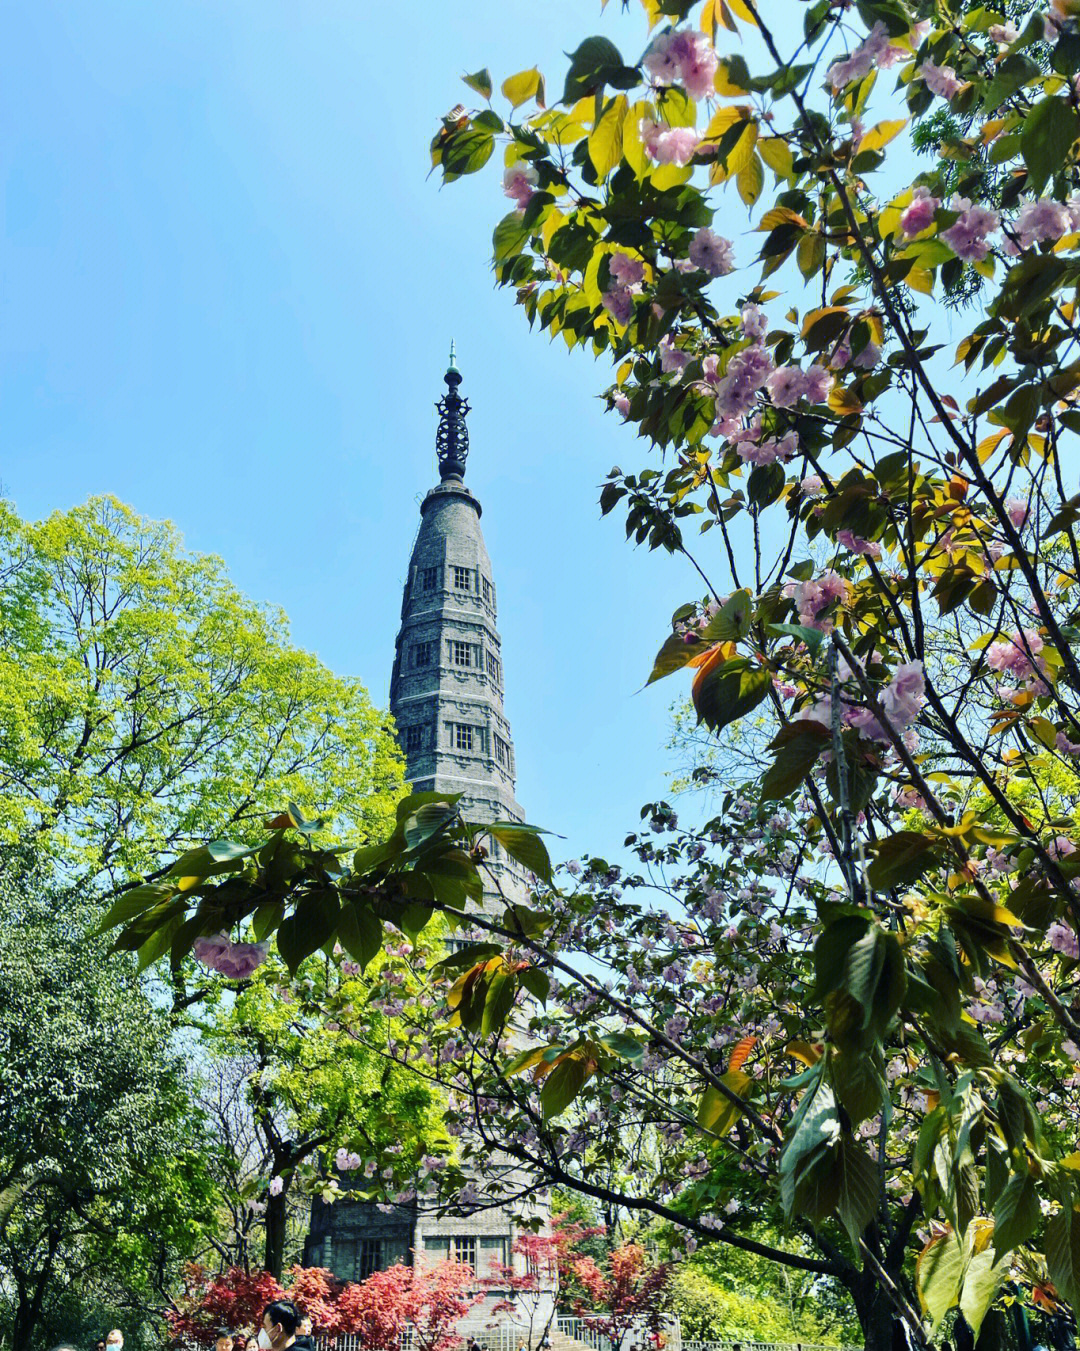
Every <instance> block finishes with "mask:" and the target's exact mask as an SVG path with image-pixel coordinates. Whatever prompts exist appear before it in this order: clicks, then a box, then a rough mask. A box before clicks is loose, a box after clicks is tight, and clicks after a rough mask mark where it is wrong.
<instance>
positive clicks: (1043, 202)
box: [1014, 197, 1073, 249]
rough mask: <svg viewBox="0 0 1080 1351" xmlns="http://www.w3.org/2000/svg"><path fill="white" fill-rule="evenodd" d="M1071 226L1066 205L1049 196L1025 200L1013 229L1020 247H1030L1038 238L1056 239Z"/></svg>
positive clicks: (1066, 232)
mask: <svg viewBox="0 0 1080 1351" xmlns="http://www.w3.org/2000/svg"><path fill="white" fill-rule="evenodd" d="M1072 228H1073V225H1072V219H1071V217H1070V214H1069V211H1068V209H1067V208H1066V207H1064V206H1062V204H1061V203H1060V202H1055V201H1053V200H1052V199H1051V198H1049V197H1040V198H1039V200H1038V201H1036V202H1025V203H1024V205H1023V206H1022V207H1021V208H1020V214H1019V215H1018V216H1017V218H1016V225H1015V226H1014V230H1015V233H1016V236H1017V239H1018V240H1019V241H1020V247H1021V248H1022V249H1030V248H1031V246H1032V244H1035V243H1038V242H1039V241H1040V240H1044V239H1048V240H1057V239H1060V238H1061V236H1062V235H1065V234H1068V233H1069V231H1070V230H1071V229H1072Z"/></svg>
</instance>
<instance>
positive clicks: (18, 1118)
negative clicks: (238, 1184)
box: [0, 859, 216, 1351]
mask: <svg viewBox="0 0 1080 1351" xmlns="http://www.w3.org/2000/svg"><path fill="white" fill-rule="evenodd" d="M93 920H94V913H93V910H92V908H91V907H89V906H86V905H73V904H71V903H70V901H68V902H64V903H61V901H60V899H59V898H57V897H56V896H54V895H50V894H48V892H47V891H46V890H44V888H43V887H42V885H41V883H40V881H39V880H38V879H37V878H36V877H35V876H34V874H33V873H32V872H31V873H28V872H27V871H26V870H25V869H23V868H22V867H21V866H20V860H19V859H15V860H11V859H5V860H4V863H3V868H2V871H0V1195H2V1196H3V1198H4V1200H3V1204H2V1205H0V1327H3V1328H4V1329H6V1330H7V1331H6V1333H4V1334H0V1337H4V1338H6V1342H7V1345H8V1346H9V1347H10V1348H11V1351H29V1348H31V1347H34V1346H40V1345H43V1344H44V1343H45V1342H46V1341H54V1340H56V1339H57V1338H58V1337H76V1336H80V1335H82V1334H83V1333H85V1331H86V1327H87V1324H88V1322H89V1321H90V1320H91V1319H92V1318H93V1319H100V1318H101V1317H102V1316H104V1315H103V1312H102V1311H103V1310H109V1309H111V1310H114V1311H116V1310H119V1309H123V1310H124V1311H125V1314H124V1316H125V1321H126V1322H127V1324H128V1327H129V1329H130V1330H131V1331H132V1332H134V1331H136V1330H137V1328H138V1327H145V1326H148V1325H149V1324H151V1323H152V1322H153V1319H154V1317H155V1315H156V1316H157V1317H158V1318H159V1317H160V1310H161V1307H162V1305H163V1304H164V1302H165V1301H166V1298H167V1292H168V1290H169V1289H170V1287H171V1286H172V1284H173V1282H174V1281H176V1280H177V1279H178V1277H179V1274H180V1269H181V1266H182V1263H183V1262H184V1261H185V1260H186V1259H187V1258H189V1257H191V1256H192V1255H193V1254H194V1253H196V1252H197V1251H199V1250H200V1248H201V1247H202V1244H203V1242H204V1235H205V1233H206V1231H207V1229H208V1228H209V1226H210V1225H211V1223H212V1221H213V1218H214V1212H215V1205H216V1191H215V1187H214V1184H213V1181H212V1176H211V1170H210V1168H209V1162H208V1158H207V1140H206V1134H205V1131H204V1128H203V1123H202V1120H201V1116H200V1114H199V1112H198V1111H197V1109H196V1107H195V1105H194V1103H193V1101H192V1097H191V1091H190V1083H189V1080H188V1078H187V1075H186V1073H185V1069H184V1064H183V1061H182V1059H181V1057H180V1056H179V1055H178V1054H177V1053H176V1051H175V1049H174V1048H173V1046H172V1044H171V1031H170V1026H169V1020H168V1018H167V1016H166V1015H165V1013H164V1012H163V1011H162V1010H161V1009H159V1008H155V1007H154V1005H153V1004H152V1003H151V1002H150V1001H149V1000H148V999H147V997H146V994H145V993H144V992H143V990H142V989H141V987H140V984H139V981H138V979H137V978H136V976H135V972H134V963H133V962H132V961H130V960H128V959H125V960H124V961H109V960H107V944H106V943H105V942H104V941H103V940H101V939H91V938H87V936H86V930H87V928H88V926H89V925H90V924H92V922H93Z"/></svg>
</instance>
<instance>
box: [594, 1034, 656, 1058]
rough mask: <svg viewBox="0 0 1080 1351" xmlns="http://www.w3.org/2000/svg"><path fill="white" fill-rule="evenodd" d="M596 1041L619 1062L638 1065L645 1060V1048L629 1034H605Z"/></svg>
mask: <svg viewBox="0 0 1080 1351" xmlns="http://www.w3.org/2000/svg"><path fill="white" fill-rule="evenodd" d="M597 1040H598V1041H599V1042H600V1045H601V1046H604V1047H606V1049H607V1050H609V1051H610V1052H611V1054H612V1055H617V1056H618V1057H619V1059H620V1060H629V1061H632V1062H633V1064H635V1065H638V1064H640V1063H641V1061H642V1060H643V1059H644V1058H645V1047H644V1046H643V1045H642V1044H641V1042H640V1041H638V1039H637V1037H632V1036H631V1035H630V1033H629V1032H605V1033H604V1035H603V1036H602V1037H599V1038H598V1039H597Z"/></svg>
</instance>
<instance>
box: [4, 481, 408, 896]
mask: <svg viewBox="0 0 1080 1351" xmlns="http://www.w3.org/2000/svg"><path fill="white" fill-rule="evenodd" d="M0 586H2V594H3V606H2V607H0V709H2V718H0V721H2V724H3V728H4V732H3V736H2V737H0V838H4V839H6V840H8V841H19V840H24V839H32V840H33V841H34V847H35V850H36V851H37V853H38V855H39V856H40V857H43V858H44V857H48V858H51V859H54V860H56V861H57V865H58V867H59V868H60V870H61V872H62V874H63V877H64V879H65V881H66V882H68V883H79V884H86V883H91V884H93V885H94V886H95V888H97V889H105V890H109V889H112V888H115V887H117V886H122V885H125V884H127V883H128V882H129V880H130V878H131V877H132V876H133V875H134V876H140V875H145V874H146V873H148V872H151V871H153V869H154V868H155V867H157V864H158V860H159V858H160V854H161V851H162V850H163V849H171V848H174V847H177V846H179V845H180V844H182V843H183V842H185V841H186V840H189V839H192V838H204V837H205V836H206V835H208V834H210V833H211V832H213V831H215V830H218V829H220V828H221V826H222V824H223V823H224V822H227V821H228V822H232V823H233V827H232V828H233V829H238V830H240V831H241V832H243V831H250V830H252V829H258V828H259V823H260V822H261V820H262V819H263V818H264V817H265V816H266V814H267V812H271V813H272V812H273V811H276V810H280V808H282V807H283V806H284V805H285V804H286V803H288V802H290V801H297V802H300V803H303V804H304V805H305V806H306V807H308V808H309V809H310V810H311V811H313V812H317V811H318V810H320V808H322V807H324V806H329V805H330V804H333V806H334V811H335V816H336V820H337V823H338V826H339V828H340V829H341V830H343V831H350V832H352V833H353V834H355V835H356V836H357V837H358V838H360V839H363V838H366V837H367V836H368V835H370V834H372V833H373V832H374V833H378V832H379V831H380V830H381V829H382V828H383V827H384V826H385V825H386V823H387V821H388V813H391V812H392V807H393V802H394V800H395V798H396V796H397V795H399V793H400V791H401V780H402V769H401V758H400V755H399V753H398V750H397V747H396V745H395V743H394V740H393V736H392V734H391V732H390V731H389V730H388V729H387V726H386V718H385V716H384V715H383V714H381V713H380V712H379V711H378V710H377V709H375V708H374V707H373V706H372V704H371V702H370V700H369V699H368V696H367V694H366V693H365V691H364V690H363V688H362V687H361V686H360V685H359V683H358V682H356V681H355V680H349V679H343V678H341V677H339V676H335V675H333V674H332V673H331V672H330V671H328V670H327V669H326V667H324V666H323V665H321V663H320V662H319V661H318V660H317V659H316V658H315V657H313V656H311V655H310V654H309V653H306V652H301V651H299V650H298V649H297V648H295V647H294V646H293V645H292V644H291V642H290V641H289V632H288V626H287V622H286V620H285V617H284V615H283V614H282V613H281V612H280V611H279V610H276V609H274V608H273V607H271V606H264V605H259V604H256V603H254V602H252V601H250V600H248V599H247V598H246V597H245V596H243V595H242V594H241V593H240V592H239V591H237V589H236V587H235V586H234V585H233V584H232V583H231V582H230V581H229V578H228V576H227V574H226V572H225V569H224V567H223V565H222V563H221V562H220V560H219V559H216V558H212V557H210V556H208V555H200V554H193V553H189V552H187V551H186V550H185V549H184V548H183V546H182V543H181V540H180V536H179V534H178V532H177V531H176V529H175V528H174V527H173V526H172V525H170V524H168V523H167V522H160V521H149V520H147V519H145V518H143V517H140V516H138V515H136V514H135V512H133V511H132V510H131V509H130V508H129V507H125V506H124V505H122V504H121V503H120V502H117V501H116V500H115V499H114V498H105V497H103V498H93V499H91V500H90V501H88V502H87V503H85V504H84V505H83V506H80V507H75V508H73V509H72V510H70V511H66V512H57V513H55V514H54V515H52V516H50V517H48V518H47V519H46V520H44V521H40V522H37V523H30V522H25V521H22V520H20V518H19V517H18V515H17V514H16V512H15V510H14V509H13V507H12V506H11V505H10V504H9V503H6V502H3V503H0Z"/></svg>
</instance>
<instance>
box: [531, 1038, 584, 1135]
mask: <svg viewBox="0 0 1080 1351" xmlns="http://www.w3.org/2000/svg"><path fill="white" fill-rule="evenodd" d="M591 1075H592V1070H591V1069H590V1068H589V1063H588V1062H587V1061H586V1059H585V1056H584V1054H582V1053H581V1052H575V1053H573V1054H571V1055H568V1056H567V1057H566V1058H565V1059H564V1060H560V1061H559V1063H558V1064H557V1065H556V1066H555V1068H554V1069H553V1070H552V1071H551V1073H550V1074H549V1075H548V1076H547V1078H546V1079H545V1080H544V1087H543V1088H542V1089H541V1090H540V1109H541V1111H542V1112H543V1114H544V1120H545V1121H548V1120H550V1119H551V1118H552V1117H556V1116H559V1115H560V1114H561V1113H563V1112H565V1111H566V1109H567V1108H568V1107H569V1106H570V1104H571V1103H572V1102H573V1101H574V1099H575V1098H576V1097H577V1095H578V1094H579V1093H580V1092H581V1090H582V1089H583V1088H584V1087H585V1084H586V1083H587V1082H588V1080H589V1078H590V1077H591Z"/></svg>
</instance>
